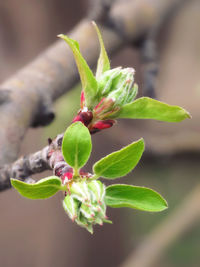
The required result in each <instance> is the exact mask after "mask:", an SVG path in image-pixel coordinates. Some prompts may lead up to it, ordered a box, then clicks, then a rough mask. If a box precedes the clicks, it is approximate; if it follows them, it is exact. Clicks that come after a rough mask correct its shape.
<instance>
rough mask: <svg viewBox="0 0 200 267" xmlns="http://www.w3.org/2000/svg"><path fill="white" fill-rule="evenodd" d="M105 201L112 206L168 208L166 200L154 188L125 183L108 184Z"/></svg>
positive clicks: (159, 209)
mask: <svg viewBox="0 0 200 267" xmlns="http://www.w3.org/2000/svg"><path fill="white" fill-rule="evenodd" d="M105 201H106V205H108V206H110V207H112V208H122V207H127V208H133V209H138V210H144V211H154V212H156V211H162V210H165V209H166V208H167V202H166V200H165V199H164V198H162V196H161V195H160V194H158V193H157V192H155V191H153V190H152V189H149V188H146V187H139V186H132V185H125V184H115V185H111V186H108V187H107V188H106V198H105Z"/></svg>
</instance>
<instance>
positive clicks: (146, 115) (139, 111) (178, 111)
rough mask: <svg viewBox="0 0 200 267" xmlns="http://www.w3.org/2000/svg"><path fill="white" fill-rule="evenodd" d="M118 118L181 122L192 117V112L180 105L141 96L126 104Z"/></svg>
mask: <svg viewBox="0 0 200 267" xmlns="http://www.w3.org/2000/svg"><path fill="white" fill-rule="evenodd" d="M118 118H127V119H154V120H159V121H167V122H179V121H182V120H184V119H186V118H190V114H189V113H188V112H187V111H186V110H185V109H183V108H181V107H179V106H170V105H168V104H166V103H164V102H160V101H157V100H155V99H152V98H149V97H141V98H138V99H137V100H135V101H134V102H132V103H129V104H126V105H124V106H123V107H122V108H121V110H120V113H119V114H118Z"/></svg>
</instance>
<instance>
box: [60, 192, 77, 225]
mask: <svg viewBox="0 0 200 267" xmlns="http://www.w3.org/2000/svg"><path fill="white" fill-rule="evenodd" d="M63 208H64V210H65V211H66V212H67V214H68V215H69V217H70V219H72V221H74V220H75V219H76V218H77V217H78V212H79V202H78V201H77V200H76V199H74V198H73V197H71V196H70V195H67V196H66V197H65V198H64V200H63Z"/></svg>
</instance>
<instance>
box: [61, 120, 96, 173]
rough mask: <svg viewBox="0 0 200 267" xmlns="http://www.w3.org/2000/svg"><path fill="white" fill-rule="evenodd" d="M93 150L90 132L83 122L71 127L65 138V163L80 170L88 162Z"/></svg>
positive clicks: (63, 150) (63, 144) (63, 149)
mask: <svg viewBox="0 0 200 267" xmlns="http://www.w3.org/2000/svg"><path fill="white" fill-rule="evenodd" d="M91 149H92V142H91V136H90V132H89V130H88V129H87V127H85V125H84V124H83V123H82V122H79V121H78V122H75V123H73V124H72V125H70V126H69V127H68V128H67V130H66V132H65V134H64V137H63V142H62V153H63V156H64V159H65V161H66V162H67V163H68V164H69V165H70V166H72V167H74V169H75V170H78V169H79V168H81V167H82V166H84V165H85V163H86V162H87V161H88V158H89V156H90V153H91Z"/></svg>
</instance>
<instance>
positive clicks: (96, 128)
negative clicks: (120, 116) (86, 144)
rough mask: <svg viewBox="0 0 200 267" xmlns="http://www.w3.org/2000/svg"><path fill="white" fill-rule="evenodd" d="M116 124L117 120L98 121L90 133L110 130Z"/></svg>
mask: <svg viewBox="0 0 200 267" xmlns="http://www.w3.org/2000/svg"><path fill="white" fill-rule="evenodd" d="M114 123H115V120H103V121H98V122H96V123H95V124H94V125H92V128H91V130H90V132H91V133H92V134H93V133H96V132H99V131H101V130H103V129H108V128H110V127H112V126H113V124H114Z"/></svg>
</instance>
